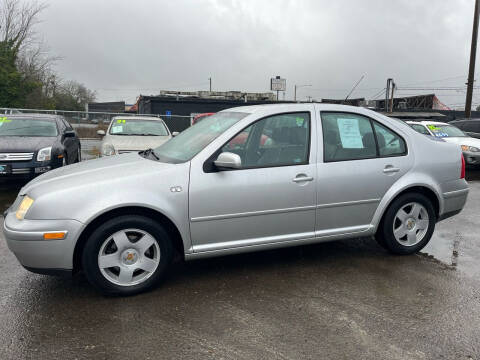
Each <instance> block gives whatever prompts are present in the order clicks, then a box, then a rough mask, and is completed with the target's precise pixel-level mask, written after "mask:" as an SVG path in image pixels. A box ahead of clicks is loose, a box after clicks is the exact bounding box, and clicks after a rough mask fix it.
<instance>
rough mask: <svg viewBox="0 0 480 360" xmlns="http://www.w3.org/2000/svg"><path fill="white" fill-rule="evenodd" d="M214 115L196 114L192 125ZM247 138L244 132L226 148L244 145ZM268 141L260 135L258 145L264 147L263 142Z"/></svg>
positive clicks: (266, 137)
mask: <svg viewBox="0 0 480 360" xmlns="http://www.w3.org/2000/svg"><path fill="white" fill-rule="evenodd" d="M213 114H215V113H203V114H198V115H196V116H195V117H194V118H193V120H192V125H195V124H196V123H198V122H200V121H202V120H203V119H205V118H207V117H209V116H210V115H213ZM247 138H248V132H246V131H244V132H241V133H240V134H238V135H237V136H235V137H234V138H233V139H232V140H230V142H229V143H228V147H229V148H230V149H232V150H233V149H235V147H237V146H241V145H244V144H245V143H246V142H247ZM268 139H269V137H268V136H267V135H262V137H261V140H260V143H261V145H265V142H266V141H267V140H268Z"/></svg>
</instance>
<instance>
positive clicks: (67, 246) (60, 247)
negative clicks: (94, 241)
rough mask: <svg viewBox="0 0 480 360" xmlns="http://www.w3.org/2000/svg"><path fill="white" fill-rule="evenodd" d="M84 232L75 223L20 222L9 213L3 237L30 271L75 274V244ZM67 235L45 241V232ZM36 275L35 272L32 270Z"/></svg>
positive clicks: (79, 223) (50, 221) (67, 221)
mask: <svg viewBox="0 0 480 360" xmlns="http://www.w3.org/2000/svg"><path fill="white" fill-rule="evenodd" d="M82 229H83V224H82V223H81V222H79V221H76V220H28V219H24V220H21V221H20V220H18V219H17V218H16V217H15V213H14V212H12V211H10V212H7V214H6V216H5V221H4V224H3V233H4V235H5V240H6V242H7V245H8V248H9V249H10V251H12V252H13V253H14V254H15V256H16V257H17V259H18V261H19V262H20V263H21V264H22V265H23V266H24V267H25V268H27V269H29V270H33V269H36V270H37V271H36V272H43V273H46V272H47V270H57V271H59V270H72V269H73V253H74V249H75V244H76V241H77V239H78V236H79V235H80V232H81V231H82ZM56 231H66V232H67V235H66V237H65V239H63V240H44V239H43V234H44V233H45V232H56ZM33 271H35V270H33Z"/></svg>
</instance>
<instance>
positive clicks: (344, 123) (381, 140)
mask: <svg viewBox="0 0 480 360" xmlns="http://www.w3.org/2000/svg"><path fill="white" fill-rule="evenodd" d="M321 118H322V128H323V147H324V161H325V162H332V161H346V160H360V159H371V158H375V157H387V156H399V155H404V154H406V145H405V141H404V140H403V139H402V138H401V137H400V136H399V135H397V134H396V133H395V132H394V131H392V130H390V129H388V128H386V127H385V126H383V125H381V124H379V123H377V122H375V121H373V120H371V119H370V118H367V117H366V116H362V115H358V114H351V113H324V112H322V114H321Z"/></svg>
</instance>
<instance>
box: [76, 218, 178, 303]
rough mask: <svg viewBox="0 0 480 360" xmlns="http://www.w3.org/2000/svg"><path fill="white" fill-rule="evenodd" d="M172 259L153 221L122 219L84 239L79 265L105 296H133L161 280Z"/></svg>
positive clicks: (164, 237) (166, 239) (165, 236)
mask: <svg viewBox="0 0 480 360" xmlns="http://www.w3.org/2000/svg"><path fill="white" fill-rule="evenodd" d="M172 257H173V247H172V241H171V238H170V236H169V234H168V232H167V231H165V229H164V228H163V227H162V226H161V225H160V224H159V223H157V222H155V221H154V220H152V219H150V218H147V217H144V216H139V215H123V216H119V217H116V218H113V219H110V220H108V221H106V222H105V223H103V224H102V225H101V226H99V227H98V228H97V229H96V230H95V231H94V232H93V233H92V234H91V235H90V237H89V238H88V240H87V242H86V244H85V247H84V249H83V252H82V265H83V269H84V271H85V275H86V277H87V279H88V281H89V282H90V283H91V284H92V285H93V286H94V287H95V288H96V289H97V290H99V291H100V292H102V293H103V294H105V295H123V296H126V295H134V294H138V293H141V292H144V291H147V290H149V289H151V288H153V287H155V286H157V285H158V284H159V282H160V281H161V280H162V279H163V277H164V275H165V273H166V271H167V269H168V267H169V265H170V263H171V260H172Z"/></svg>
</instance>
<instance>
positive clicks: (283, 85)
mask: <svg viewBox="0 0 480 360" xmlns="http://www.w3.org/2000/svg"><path fill="white" fill-rule="evenodd" d="M286 89H287V80H286V79H282V78H281V77H280V76H277V77H274V78H271V79H270V90H272V91H285V90H286Z"/></svg>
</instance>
